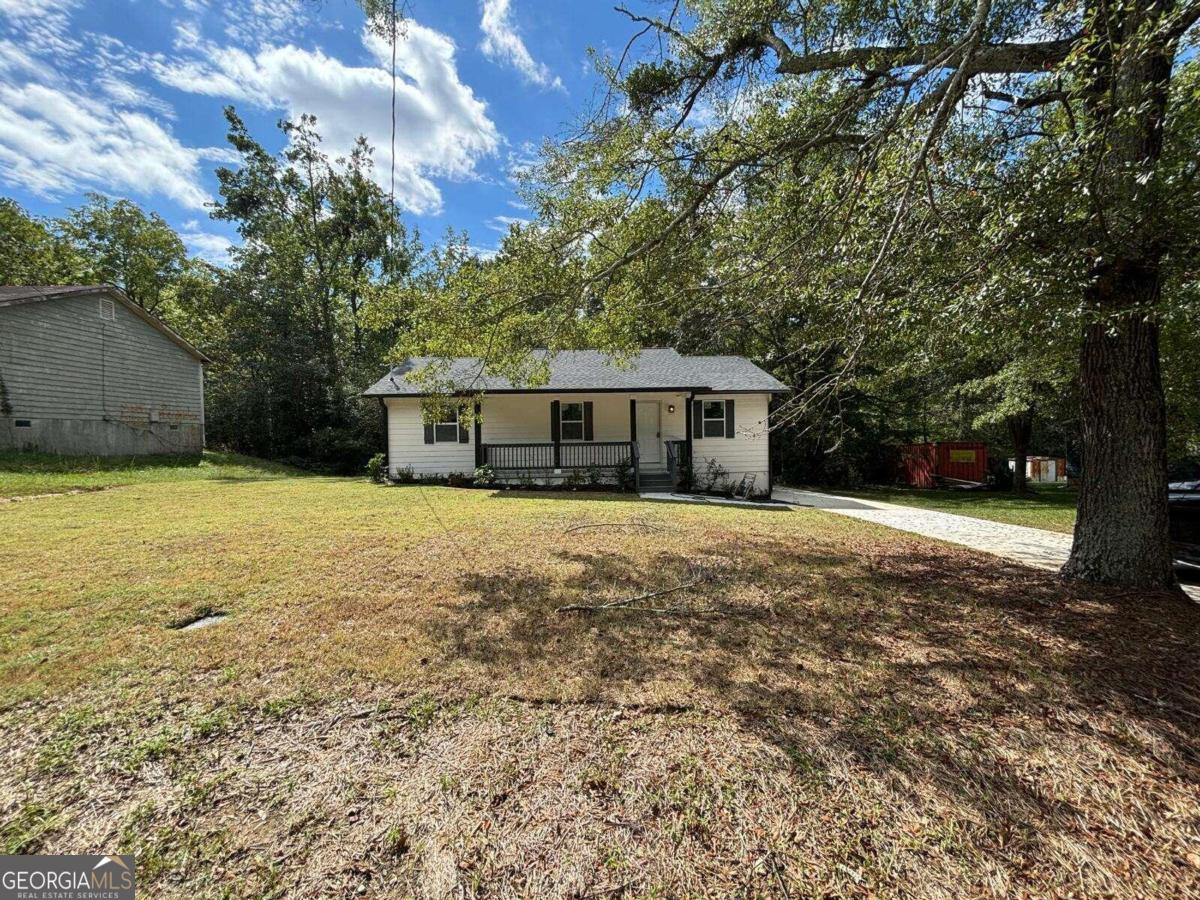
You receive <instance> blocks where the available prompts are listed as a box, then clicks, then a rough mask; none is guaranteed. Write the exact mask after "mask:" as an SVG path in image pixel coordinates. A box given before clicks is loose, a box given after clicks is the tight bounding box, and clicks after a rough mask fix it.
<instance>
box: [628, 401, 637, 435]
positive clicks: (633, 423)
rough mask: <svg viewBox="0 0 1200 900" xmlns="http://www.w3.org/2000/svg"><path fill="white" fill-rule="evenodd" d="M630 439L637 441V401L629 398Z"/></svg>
mask: <svg viewBox="0 0 1200 900" xmlns="http://www.w3.org/2000/svg"><path fill="white" fill-rule="evenodd" d="M629 439H630V440H631V441H633V442H634V443H635V444H636V443H637V401H636V400H634V399H633V398H632V397H630V398H629Z"/></svg>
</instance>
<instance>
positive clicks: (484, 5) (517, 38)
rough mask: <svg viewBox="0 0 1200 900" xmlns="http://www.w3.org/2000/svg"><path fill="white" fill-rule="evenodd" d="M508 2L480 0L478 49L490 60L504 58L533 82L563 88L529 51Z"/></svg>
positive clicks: (559, 79) (558, 79)
mask: <svg viewBox="0 0 1200 900" xmlns="http://www.w3.org/2000/svg"><path fill="white" fill-rule="evenodd" d="M509 4H510V0H480V3H479V11H480V18H479V28H480V29H481V30H482V31H483V41H482V43H480V45H479V49H480V50H482V51H483V52H484V55H485V56H487V58H488V59H490V60H494V61H501V62H507V63H508V64H509V65H511V66H513V67H514V68H515V69H516V70H517V71H518V72H520V73H521V75H522V76H524V78H525V80H526V81H528V82H531V83H532V84H536V85H540V86H541V87H549V88H555V89H556V90H560V91H562V90H566V88H564V87H563V83H562V79H561V78H559V77H558V76H557V75H554V74H552V73H551V72H550V70H549V69H548V68H546V66H545V64H544V63H540V62H538V61H537V60H535V59H534V58H533V56H532V55H531V54H530V53H529V49H528V48H527V47H526V46H525V42H524V41H523V40H522V39H521V35H520V34H518V33H517V26H516V25H515V24H514V23H513V21H512V19H511V18H509V12H510V10H509Z"/></svg>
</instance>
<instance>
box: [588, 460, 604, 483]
mask: <svg viewBox="0 0 1200 900" xmlns="http://www.w3.org/2000/svg"><path fill="white" fill-rule="evenodd" d="M587 478H588V484H594V485H600V484H603V483H604V470H603V469H602V468H600V466H597V465H590V466H588V467H587Z"/></svg>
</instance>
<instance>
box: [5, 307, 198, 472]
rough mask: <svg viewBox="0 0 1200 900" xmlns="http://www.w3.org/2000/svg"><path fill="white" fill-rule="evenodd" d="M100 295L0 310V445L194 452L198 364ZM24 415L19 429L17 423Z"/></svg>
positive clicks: (122, 451)
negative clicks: (5, 407)
mask: <svg viewBox="0 0 1200 900" xmlns="http://www.w3.org/2000/svg"><path fill="white" fill-rule="evenodd" d="M113 307H114V311H115V320H113V321H108V320H105V319H103V318H101V314H100V298H99V297H97V296H90V297H68V298H63V299H58V300H44V301H40V302H35V303H23V304H19V305H16V306H7V307H0V377H3V379H4V383H5V385H6V387H7V390H8V402H9V404H10V405H11V407H12V412H11V414H10V415H8V416H0V447H9V448H11V447H17V448H27V447H28V448H36V449H40V450H47V451H50V452H55V453H85V454H140V453H198V452H199V451H200V450H201V449H203V447H204V383H203V378H204V376H203V368H202V366H201V365H200V362H199V361H198V360H197V359H196V358H195V357H193V356H192V355H191V354H190V353H188V352H187V351H186V350H184V349H183V348H182V347H180V346H179V345H178V344H176V343H175V342H174V341H172V340H170V339H169V338H168V337H166V336H165V335H164V334H162V333H161V332H160V331H158V330H157V329H155V328H154V327H153V326H152V325H150V324H149V323H147V322H145V321H143V320H142V319H140V318H139V317H138V316H137V315H135V314H134V313H133V312H131V311H130V310H128V309H126V308H125V307H124V306H123V305H122V304H121V303H120V302H117V301H113ZM23 420H27V421H28V422H29V423H30V424H29V426H28V427H17V422H18V421H23Z"/></svg>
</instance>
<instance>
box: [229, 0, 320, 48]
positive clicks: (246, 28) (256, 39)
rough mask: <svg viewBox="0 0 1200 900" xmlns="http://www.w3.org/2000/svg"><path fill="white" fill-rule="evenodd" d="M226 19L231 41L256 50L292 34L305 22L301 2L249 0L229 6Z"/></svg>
mask: <svg viewBox="0 0 1200 900" xmlns="http://www.w3.org/2000/svg"><path fill="white" fill-rule="evenodd" d="M225 17H226V22H225V34H226V35H227V36H228V37H229V38H230V39H232V40H234V41H238V42H241V43H244V44H253V45H255V46H258V45H261V44H265V43H266V42H267V41H269V40H272V39H277V38H278V37H279V36H281V35H286V34H290V33H291V32H293V31H295V30H296V29H297V28H299V27H301V26H302V25H303V24H304V22H305V20H306V15H305V9H304V6H303V4H302V3H301V2H300V0H246V2H244V3H233V4H229V5H227V6H226V7H225Z"/></svg>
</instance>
